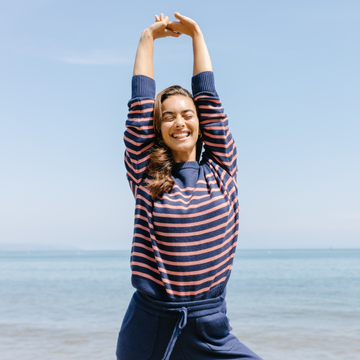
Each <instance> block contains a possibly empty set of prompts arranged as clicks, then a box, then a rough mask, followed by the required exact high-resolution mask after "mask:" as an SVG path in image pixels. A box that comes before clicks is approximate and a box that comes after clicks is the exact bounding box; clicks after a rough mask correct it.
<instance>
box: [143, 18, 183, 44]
mask: <svg viewBox="0 0 360 360" xmlns="http://www.w3.org/2000/svg"><path fill="white" fill-rule="evenodd" d="M169 23H170V19H169V17H168V16H164V14H160V17H159V16H158V15H155V23H154V24H152V25H150V26H149V27H148V28H147V29H146V30H145V32H147V33H148V34H149V35H150V36H151V37H152V39H153V40H155V39H160V38H164V37H167V36H173V37H179V36H180V35H181V33H178V32H174V31H173V30H171V29H169V28H168V27H167V26H168V25H169Z"/></svg>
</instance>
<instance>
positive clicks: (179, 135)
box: [172, 133, 189, 139]
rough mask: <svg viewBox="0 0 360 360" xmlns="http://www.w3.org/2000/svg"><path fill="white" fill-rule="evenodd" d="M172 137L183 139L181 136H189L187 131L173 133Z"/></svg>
mask: <svg viewBox="0 0 360 360" xmlns="http://www.w3.org/2000/svg"><path fill="white" fill-rule="evenodd" d="M172 136H173V137H174V138H177V139H183V138H186V137H188V136H189V134H188V133H181V134H173V135H172Z"/></svg>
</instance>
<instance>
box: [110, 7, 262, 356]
mask: <svg viewBox="0 0 360 360" xmlns="http://www.w3.org/2000/svg"><path fill="white" fill-rule="evenodd" d="M175 17H176V18H177V19H178V20H179V21H172V22H170V20H169V18H168V17H164V16H163V15H162V14H161V16H160V18H159V17H157V16H156V22H155V23H154V24H152V25H151V26H150V27H149V28H147V29H146V30H144V32H143V33H142V36H141V39H140V42H139V46H138V50H137V54H136V59H135V66H134V76H133V79H132V98H131V100H130V102H129V115H128V119H127V121H126V131H125V136H124V140H125V145H126V152H125V165H126V169H127V178H128V180H129V184H130V187H131V190H132V192H133V194H134V197H135V221H134V222H135V225H134V237H133V244H132V253H131V270H132V284H133V286H134V287H135V288H136V292H135V293H134V295H133V298H132V300H131V302H130V305H129V308H128V310H127V312H126V314H125V317H124V320H123V323H122V326H121V330H120V333H119V338H118V346H117V352H116V355H117V357H118V359H120V360H128V359H136V360H145V359H147V360H148V359H156V360H159V359H162V360H169V359H171V360H184V359H185V360H186V359H197V360H211V359H212V360H221V359H244V358H246V359H252V360H259V359H260V358H259V357H258V356H257V355H255V354H254V353H253V352H252V351H251V350H249V349H248V348H247V347H246V346H245V345H243V344H242V343H241V342H240V341H239V340H238V339H237V338H236V337H235V336H234V335H232V334H231V333H230V331H231V327H230V324H229V319H228V318H227V317H226V303H225V293H226V284H227V282H228V280H229V276H230V272H231V269H232V263H233V258H234V255H235V248H236V243H237V235H238V224H239V206H238V198H237V185H236V174H237V167H236V147H235V143H234V140H233V138H232V135H231V133H230V131H229V128H228V120H227V117H226V115H225V113H224V110H223V108H222V106H221V102H220V100H219V97H218V95H217V92H216V90H215V83H214V75H213V72H212V66H211V61H210V56H209V53H208V50H207V47H206V44H205V41H204V37H203V35H202V33H201V31H200V28H199V26H198V25H197V24H196V22H195V21H194V20H192V19H190V18H188V17H185V16H182V15H180V14H179V13H175ZM181 34H186V35H188V36H191V38H192V40H193V52H194V71H193V79H192V90H193V96H192V95H191V94H190V93H189V92H188V91H187V90H185V89H183V88H181V87H180V86H172V87H170V88H167V89H165V90H163V91H161V92H160V93H159V94H158V95H157V96H156V99H155V100H154V98H155V82H154V78H153V77H154V76H153V68H152V57H153V42H154V40H155V39H157V38H161V37H166V36H173V37H178V36H180V35H181ZM203 141H204V153H203V155H202V159H201V161H200V162H199V160H200V156H201V150H202V144H203Z"/></svg>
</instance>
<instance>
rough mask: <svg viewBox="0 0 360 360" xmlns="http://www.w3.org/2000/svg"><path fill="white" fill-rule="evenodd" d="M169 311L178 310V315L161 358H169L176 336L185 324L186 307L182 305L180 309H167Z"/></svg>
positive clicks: (164, 359) (165, 359)
mask: <svg viewBox="0 0 360 360" xmlns="http://www.w3.org/2000/svg"><path fill="white" fill-rule="evenodd" d="M169 310H171V311H179V316H178V318H177V321H176V325H175V328H174V331H173V333H172V335H171V339H170V341H169V343H168V346H167V348H166V351H165V354H164V357H163V358H162V360H169V358H170V355H171V353H172V351H173V348H174V346H175V343H176V340H177V338H178V336H179V335H180V333H181V330H182V329H183V328H184V327H185V326H186V324H187V308H186V307H182V308H181V309H180V310H178V309H169Z"/></svg>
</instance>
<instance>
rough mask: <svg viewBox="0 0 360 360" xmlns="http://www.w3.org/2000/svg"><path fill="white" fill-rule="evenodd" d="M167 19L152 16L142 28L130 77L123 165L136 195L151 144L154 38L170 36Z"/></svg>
mask: <svg viewBox="0 0 360 360" xmlns="http://www.w3.org/2000/svg"><path fill="white" fill-rule="evenodd" d="M168 23H169V18H168V17H164V15H163V14H161V15H160V18H159V17H158V16H157V15H156V16H155V23H154V24H152V25H151V26H149V27H148V28H147V29H146V30H144V31H143V33H142V35H141V38H140V42H139V46H138V49H137V53H136V58H135V64H134V73H133V74H134V76H133V78H132V96H131V100H130V101H129V103H128V106H129V113H128V118H127V120H126V130H125V133H124V142H125V146H126V150H125V167H126V170H127V178H128V180H129V184H130V187H131V190H132V191H133V193H134V195H135V196H136V193H137V187H138V185H139V184H140V183H141V181H142V179H143V176H144V174H145V171H146V166H147V161H148V159H149V156H150V150H151V148H152V146H153V145H154V141H155V133H154V128H153V113H154V98H155V81H154V72H153V52H154V40H155V39H158V38H161V37H166V36H174V37H178V36H180V34H176V33H174V32H173V31H171V30H169V29H166V26H167V24H168Z"/></svg>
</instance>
